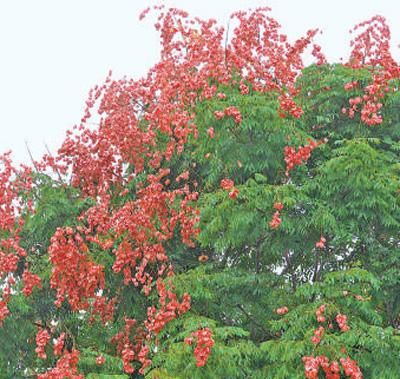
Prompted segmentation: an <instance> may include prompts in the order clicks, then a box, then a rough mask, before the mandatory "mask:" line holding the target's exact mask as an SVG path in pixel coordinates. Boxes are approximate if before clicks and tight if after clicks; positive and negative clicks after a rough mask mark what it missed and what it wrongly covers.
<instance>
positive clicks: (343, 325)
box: [336, 313, 350, 332]
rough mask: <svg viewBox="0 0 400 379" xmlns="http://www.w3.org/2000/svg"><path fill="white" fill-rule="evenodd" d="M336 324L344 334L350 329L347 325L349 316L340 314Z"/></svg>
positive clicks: (337, 316)
mask: <svg viewBox="0 0 400 379" xmlns="http://www.w3.org/2000/svg"><path fill="white" fill-rule="evenodd" d="M336 322H337V324H338V326H339V329H340V330H341V331H342V332H347V331H348V330H350V327H349V326H348V325H347V316H346V315H343V314H341V313H339V314H338V315H336Z"/></svg>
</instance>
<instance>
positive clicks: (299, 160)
mask: <svg viewBox="0 0 400 379" xmlns="http://www.w3.org/2000/svg"><path fill="white" fill-rule="evenodd" d="M308 142H309V143H308V145H305V146H299V147H298V148H297V150H296V149H295V148H294V147H291V146H285V148H284V151H283V152H284V156H285V162H286V172H285V174H286V176H289V172H290V171H291V170H293V169H294V168H295V167H296V166H300V165H302V164H303V163H305V162H307V161H308V160H309V159H310V157H311V153H312V151H313V150H314V149H315V148H317V147H318V146H320V145H321V144H322V143H326V142H327V141H318V142H315V141H313V140H311V139H310V140H308Z"/></svg>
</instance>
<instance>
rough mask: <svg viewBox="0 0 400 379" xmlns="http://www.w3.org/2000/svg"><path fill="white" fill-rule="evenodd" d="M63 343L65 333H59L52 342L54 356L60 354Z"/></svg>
mask: <svg viewBox="0 0 400 379" xmlns="http://www.w3.org/2000/svg"><path fill="white" fill-rule="evenodd" d="M64 344H65V333H61V334H60V336H59V337H58V338H57V339H56V341H55V342H54V348H53V351H54V355H55V356H56V357H57V356H60V355H61V354H62V352H63V349H64Z"/></svg>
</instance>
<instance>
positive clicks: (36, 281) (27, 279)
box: [22, 269, 42, 297]
mask: <svg viewBox="0 0 400 379" xmlns="http://www.w3.org/2000/svg"><path fill="white" fill-rule="evenodd" d="M22 280H23V282H24V288H23V289H22V293H23V294H24V295H25V296H27V297H28V296H30V295H31V294H32V290H33V288H34V287H39V288H42V285H41V283H40V282H41V279H40V278H39V276H37V275H35V274H32V273H31V272H29V271H28V270H27V269H26V270H25V271H24V273H23V274H22Z"/></svg>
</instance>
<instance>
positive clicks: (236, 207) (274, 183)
mask: <svg viewBox="0 0 400 379" xmlns="http://www.w3.org/2000/svg"><path fill="white" fill-rule="evenodd" d="M150 11H151V14H153V16H154V17H155V18H156V24H155V27H156V28H157V30H159V32H160V38H161V56H160V61H159V62H158V63H157V64H156V65H155V66H154V67H153V68H151V69H150V70H149V72H148V75H147V76H146V77H144V78H141V79H139V80H133V79H129V78H122V79H119V80H118V79H113V78H112V75H111V73H110V75H109V76H108V77H107V78H106V80H105V82H104V84H102V85H100V86H96V87H94V88H93V89H92V90H91V91H90V93H89V95H88V100H87V102H86V104H87V108H86V110H85V114H84V115H83V117H82V120H81V122H80V124H78V125H77V126H75V127H74V128H73V129H72V130H70V131H68V132H67V136H66V138H65V141H64V143H63V144H62V146H61V147H60V149H59V150H58V151H57V153H56V154H55V155H51V154H50V153H49V154H48V155H46V156H44V157H43V158H42V159H41V160H40V161H35V162H32V165H31V166H20V167H16V166H14V165H13V163H12V160H11V155H10V153H6V154H4V155H2V156H1V157H0V280H1V286H0V323H1V327H0V339H1V341H2V342H3V343H2V344H1V345H0V377H1V378H31V377H35V378H36V377H37V378H38V379H63V378H71V379H82V378H88V379H95V378H97V379H128V378H148V379H157V378H159V379H161V378H162V379H186V378H193V379H196V378H198V379H202V378H204V379H206V378H207V379H208V378H225V379H234V378H238V379H239V378H252V379H257V378H260V379H261V378H271V379H272V378H274V379H279V378H282V379H284V378H285V379H286V378H287V379H296V378H308V379H318V378H328V379H341V378H351V379H361V378H366V379H369V378H371V379H375V378H376V379H393V378H396V377H397V375H398V373H399V372H400V275H399V274H400V234H399V226H400V197H399V194H400V181H399V170H400V160H399V157H400V112H399V108H400V95H399V83H400V81H399V79H400V66H399V64H398V63H397V62H396V61H395V60H394V58H393V57H392V55H391V53H390V31H389V28H388V26H387V25H386V22H385V19H384V18H383V17H380V16H375V17H373V18H372V19H370V20H367V21H365V22H363V23H361V24H359V25H357V26H356V27H355V28H354V30H353V40H352V41H351V46H352V51H351V54H350V57H349V59H348V61H347V62H344V63H328V62H327V61H326V59H325V57H324V55H323V53H322V50H321V47H320V46H319V45H317V44H316V42H315V39H317V35H318V30H310V31H308V32H307V33H306V36H305V37H302V38H300V39H298V40H296V41H295V42H293V43H290V42H289V41H288V39H287V37H286V36H285V35H284V34H283V33H282V32H281V30H280V26H279V24H278V22H277V21H276V20H275V19H274V18H272V16H271V12H270V9H268V8H259V9H256V10H252V11H247V12H237V13H235V14H233V15H232V18H231V21H230V23H231V27H230V31H229V29H228V30H226V29H225V28H223V27H221V26H219V25H218V24H217V23H216V21H215V20H201V19H198V18H190V17H189V15H188V14H186V12H184V11H180V10H177V9H165V8H163V7H162V6H157V7H154V9H151V10H150V9H147V10H146V11H144V12H143V14H142V15H141V16H140V18H144V17H149V16H148V13H149V12H150ZM307 49H308V50H307ZM306 51H311V54H312V56H313V57H314V58H315V62H314V63H313V64H311V65H309V66H307V67H305V65H304V63H303V58H302V57H303V56H304V54H305V52H306Z"/></svg>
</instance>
